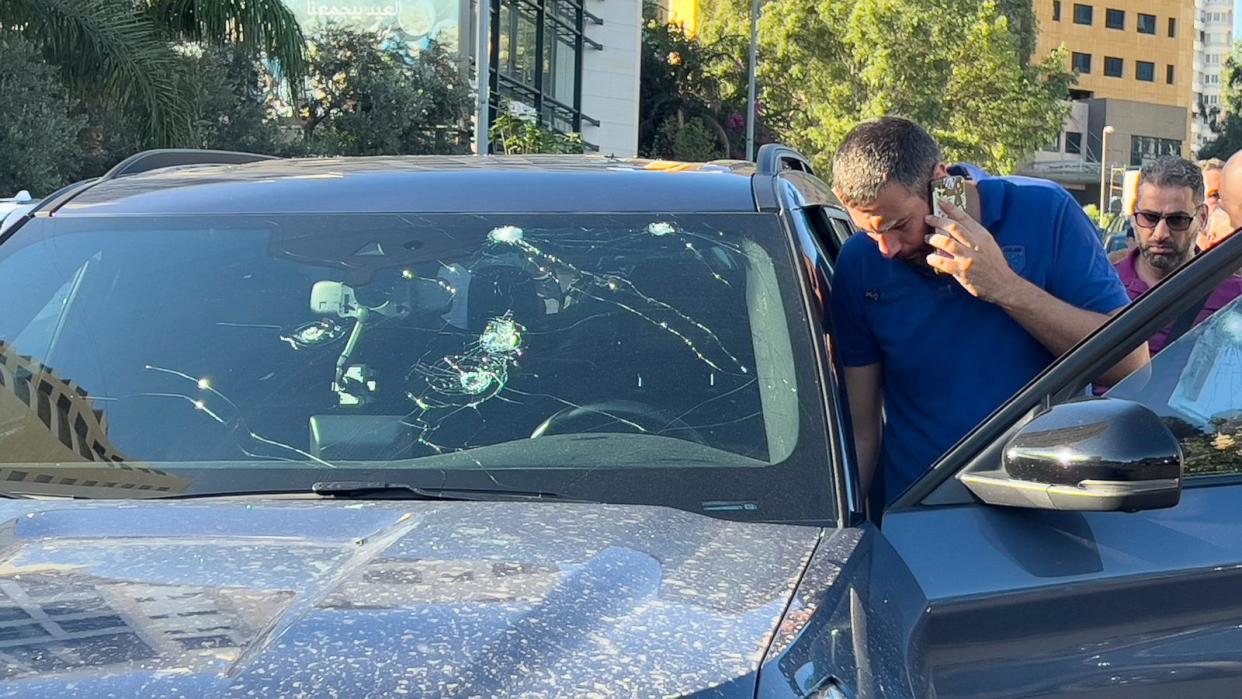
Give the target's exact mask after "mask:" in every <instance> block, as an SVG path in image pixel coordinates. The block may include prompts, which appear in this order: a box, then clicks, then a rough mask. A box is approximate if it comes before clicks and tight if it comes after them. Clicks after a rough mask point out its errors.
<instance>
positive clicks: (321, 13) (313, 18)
mask: <svg viewBox="0 0 1242 699" xmlns="http://www.w3.org/2000/svg"><path fill="white" fill-rule="evenodd" d="M286 3H287V4H288V6H289V9H291V10H292V11H293V14H294V15H295V16H296V17H297V18H298V22H299V23H301V25H302V31H304V32H306V33H307V34H308V35H309V34H313V33H314V32H315V31H316V30H318V29H319V28H320V27H323V26H325V25H327V24H332V25H335V26H338V27H345V28H348V29H353V30H356V31H367V32H374V33H375V34H376V35H377V36H378V37H379V38H380V40H381V41H382V42H383V44H384V45H385V47H388V48H396V49H400V50H404V51H407V52H409V53H410V54H417V53H418V52H419V51H420V50H422V49H423V48H424V47H426V46H427V44H428V43H429V42H431V41H433V40H434V41H438V42H439V43H440V44H441V45H442V46H444V47H445V48H447V49H448V50H449V51H451V52H454V53H457V52H459V50H460V47H461V45H462V36H461V33H462V28H461V21H460V20H461V17H462V7H461V6H462V4H463V2H462V0H286Z"/></svg>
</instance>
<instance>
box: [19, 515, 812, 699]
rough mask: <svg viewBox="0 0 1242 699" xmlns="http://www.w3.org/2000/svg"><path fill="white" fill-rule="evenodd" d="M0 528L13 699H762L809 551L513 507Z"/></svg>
mask: <svg viewBox="0 0 1242 699" xmlns="http://www.w3.org/2000/svg"><path fill="white" fill-rule="evenodd" d="M0 523H2V524H0V547H2V551H3V553H2V555H0V694H3V695H15V696H23V697H32V696H33V697H40V696H48V697H51V696H56V697H63V696H65V695H70V696H90V697H102V696H143V697H162V696H204V695H210V696H272V695H276V696H299V695H314V696H351V697H352V696H385V697H387V696H419V695H425V696H496V695H522V694H527V695H539V696H548V695H560V696H588V695H617V696H635V695H640V694H641V695H644V696H654V695H660V696H668V695H681V694H686V693H691V692H695V691H699V690H703V689H708V688H712V687H717V688H721V689H725V688H732V689H734V690H736V691H738V692H739V693H740V694H743V695H747V696H753V687H754V676H755V672H756V670H757V668H758V664H759V662H760V661H761V660H762V658H763V655H764V651H765V649H766V648H767V646H768V644H769V643H770V641H771V638H772V634H773V632H774V629H775V628H776V626H777V624H778V623H779V621H780V619H781V616H782V613H783V611H784V609H785V607H786V605H787V604H788V601H789V598H790V596H791V593H792V591H793V589H794V587H795V585H796V583H797V581H798V579H799V576H800V574H801V572H802V570H803V569H804V567H805V565H806V562H807V560H808V559H809V557H810V555H811V553H812V550H813V549H814V546H815V543H816V541H817V539H818V537H819V535H820V530H819V529H816V528H811V527H797V526H786V525H769V524H744V523H734V522H727V521H722V520H717V519H712V518H708V517H704V516H700V515H696V514H692V513H687V512H681V511H676V510H670V509H666V508H660V507H646V506H609V505H576V504H546V503H500V502H488V503H468V502H452V503H418V502H348V501H345V502H342V501H327V502H324V501H313V502H308V501H302V500H292V501H276V500H246V499H230V500H208V501H166V502H124V501H110V502H109V501H92V502H85V501H77V502H47V501H42V502H35V501H29V500H27V501H5V502H0ZM729 693H732V692H729Z"/></svg>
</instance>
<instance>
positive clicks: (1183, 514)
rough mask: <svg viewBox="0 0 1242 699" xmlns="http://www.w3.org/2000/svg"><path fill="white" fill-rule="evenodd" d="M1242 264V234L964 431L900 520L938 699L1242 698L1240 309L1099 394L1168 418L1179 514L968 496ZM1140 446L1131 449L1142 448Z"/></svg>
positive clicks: (895, 528) (899, 535)
mask: <svg viewBox="0 0 1242 699" xmlns="http://www.w3.org/2000/svg"><path fill="white" fill-rule="evenodd" d="M1239 267H1242V237H1239V236H1234V237H1233V238H1230V239H1228V240H1226V241H1225V243H1223V244H1222V245H1221V246H1219V247H1218V248H1215V249H1213V250H1212V251H1211V252H1209V253H1207V254H1205V255H1203V256H1201V257H1200V258H1197V259H1196V260H1194V261H1192V262H1191V263H1190V264H1188V265H1186V266H1185V267H1184V268H1182V269H1181V270H1180V271H1179V272H1177V273H1176V274H1174V275H1171V276H1170V278H1169V279H1167V280H1165V282H1163V283H1162V284H1160V285H1158V286H1157V287H1155V288H1154V289H1153V290H1152V291H1151V292H1149V293H1148V294H1147V295H1146V296H1144V297H1143V298H1141V299H1139V300H1138V301H1137V302H1136V303H1134V304H1133V305H1132V306H1130V307H1129V308H1128V309H1127V310H1126V311H1125V312H1123V313H1121V314H1119V315H1118V316H1117V317H1115V318H1113V319H1112V320H1111V321H1110V322H1109V323H1107V324H1106V325H1105V326H1104V327H1103V328H1102V329H1101V330H1099V331H1097V332H1096V333H1095V334H1094V335H1092V336H1091V337H1089V338H1087V339H1086V340H1085V341H1084V342H1083V343H1081V344H1080V345H1079V346H1078V347H1076V348H1075V349H1074V350H1072V351H1071V352H1070V353H1068V354H1067V355H1066V356H1064V357H1062V358H1061V359H1059V360H1058V361H1057V362H1056V363H1054V365H1053V366H1052V367H1050V368H1049V370H1048V371H1046V372H1045V373H1044V374H1042V375H1041V376H1040V377H1038V378H1036V379H1035V380H1034V381H1033V382H1032V383H1031V384H1030V385H1028V386H1027V387H1026V388H1025V389H1023V390H1022V391H1021V392H1020V393H1019V394H1018V395H1017V396H1016V397H1015V398H1014V399H1013V400H1012V401H1011V402H1010V403H1008V404H1007V405H1006V406H1003V407H1002V408H1001V409H999V410H998V411H997V412H996V413H994V414H993V415H992V416H991V417H990V418H989V419H988V421H986V422H985V423H984V424H983V425H981V426H980V427H979V428H977V429H976V430H975V431H974V432H972V433H971V434H970V435H968V436H967V437H966V438H964V439H963V440H962V442H960V443H959V444H958V445H957V446H956V447H954V449H952V450H951V451H950V452H949V453H948V454H947V455H946V456H945V457H944V458H943V459H942V460H941V461H940V462H939V463H938V464H937V465H936V466H935V467H934V468H933V469H932V471H931V472H930V473H929V474H928V475H927V476H926V477H925V478H924V479H923V480H921V481H920V482H918V483H916V484H914V485H913V486H912V487H911V488H910V490H908V491H907V492H906V493H905V494H904V495H903V496H902V497H901V498H899V499H898V500H897V501H896V502H895V503H894V504H893V506H892V507H891V508H890V509H889V511H888V512H887V513H886V514H885V516H884V519H883V522H882V525H881V528H882V531H883V533H884V535H885V537H886V538H887V539H888V540H889V541H890V542H891V544H892V546H893V547H894V548H895V549H896V550H897V552H898V553H899V554H900V556H901V558H902V559H903V560H904V561H905V563H906V565H907V566H908V567H909V569H910V570H911V571H912V572H913V574H914V577H915V579H916V580H917V581H918V584H919V586H920V588H921V589H922V590H923V592H924V593H925V594H926V596H927V600H928V608H929V610H930V615H931V618H930V625H929V638H928V652H929V657H930V664H931V674H932V680H933V683H934V686H935V689H936V692H937V694H938V696H939V697H941V698H942V699H943V698H952V697H1079V696H1084V697H1085V696H1090V697H1118V698H1120V697H1127V698H1134V697H1157V696H1159V697H1168V696H1177V697H1179V699H1188V698H1191V697H1225V696H1238V695H1239V694H1242V434H1240V432H1242V430H1240V429H1239V427H1240V426H1242V422H1240V421H1239V416H1242V300H1239V301H1237V302H1235V303H1233V304H1232V305H1231V306H1228V307H1226V308H1224V309H1222V310H1221V311H1220V312H1218V313H1217V314H1216V315H1215V316H1214V317H1213V318H1212V319H1210V320H1209V321H1207V322H1205V323H1203V324H1202V325H1200V326H1199V327H1197V328H1196V329H1194V330H1193V331H1191V332H1189V333H1187V334H1186V335H1185V336H1183V337H1182V338H1181V339H1180V340H1179V341H1178V342H1176V343H1174V344H1173V345H1171V346H1169V347H1168V348H1166V349H1165V350H1164V351H1163V352H1161V354H1159V355H1157V356H1156V357H1155V359H1154V361H1153V362H1152V364H1151V365H1150V366H1149V367H1148V368H1147V369H1145V370H1144V371H1141V372H1139V373H1138V374H1136V375H1134V376H1131V377H1130V378H1128V379H1126V380H1125V381H1123V382H1122V383H1120V384H1118V385H1117V386H1115V387H1113V388H1112V389H1111V390H1110V391H1108V393H1107V394H1106V396H1107V397H1105V398H1097V399H1091V400H1094V401H1113V403H1111V404H1109V405H1112V406H1118V405H1123V403H1118V402H1117V401H1129V403H1128V405H1133V404H1134V403H1138V404H1140V405H1142V406H1144V408H1146V409H1148V410H1150V411H1152V412H1154V413H1156V414H1157V415H1158V416H1159V418H1160V420H1161V422H1163V426H1161V425H1159V423H1157V424H1156V428H1155V429H1154V431H1155V432H1159V431H1160V430H1161V429H1164V428H1165V427H1167V428H1169V432H1170V434H1171V435H1172V437H1171V438H1175V439H1176V440H1177V442H1176V446H1178V447H1180V449H1181V452H1182V454H1183V455H1184V456H1185V458H1186V461H1185V464H1186V467H1185V473H1184V476H1183V478H1182V481H1181V487H1182V491H1181V494H1180V501H1179V502H1177V504H1176V505H1175V506H1172V507H1167V508H1165V509H1154V510H1146V511H1139V512H1122V511H1117V512H1113V511H1057V510H1049V509H1031V508H1025V507H1005V506H996V505H988V504H984V503H983V502H982V500H981V498H980V496H979V495H978V494H977V492H978V491H977V489H976V490H974V491H972V490H971V489H970V487H968V486H969V484H970V482H971V478H970V474H972V473H974V474H978V473H983V472H985V470H986V469H996V468H1003V467H1004V466H1003V464H1006V463H1007V462H1006V461H1005V459H1007V458H1010V457H1009V456H1006V454H1010V455H1012V453H1013V452H1006V445H1007V444H1010V442H1009V440H1010V439H1011V438H1012V437H1014V436H1015V435H1017V434H1020V433H1021V431H1022V430H1023V429H1024V428H1025V426H1027V425H1029V424H1031V421H1032V419H1034V418H1036V417H1037V416H1040V415H1047V414H1051V413H1052V412H1053V411H1057V410H1062V411H1064V410H1065V409H1066V408H1065V406H1069V409H1071V410H1076V409H1078V407H1080V403H1078V401H1081V400H1083V399H1082V398H1081V396H1082V394H1083V390H1082V389H1083V387H1084V386H1085V384H1086V383H1087V382H1088V381H1089V380H1090V377H1091V376H1094V375H1098V373H1099V372H1100V370H1102V369H1104V368H1106V367H1108V366H1111V365H1112V364H1113V363H1114V362H1116V361H1117V360H1118V359H1120V358H1121V357H1123V356H1124V355H1125V354H1127V353H1128V352H1129V351H1131V350H1132V349H1133V348H1135V347H1137V346H1138V344H1139V343H1141V342H1144V341H1145V340H1146V339H1147V338H1148V337H1150V336H1151V335H1152V334H1153V333H1155V332H1156V331H1157V330H1159V329H1160V328H1164V327H1166V326H1168V325H1169V324H1170V323H1171V322H1172V321H1173V319H1174V318H1176V317H1177V316H1178V315H1179V314H1180V313H1181V312H1182V311H1183V310H1184V309H1186V308H1187V307H1189V306H1190V304H1191V303H1193V302H1194V301H1196V300H1197V299H1198V298H1199V297H1201V295H1202V293H1203V292H1204V290H1206V289H1210V288H1214V287H1215V286H1216V284H1217V283H1218V282H1219V281H1220V280H1222V279H1224V278H1226V277H1227V276H1228V275H1229V274H1232V273H1233V272H1234V271H1236V270H1238V268H1239ZM1083 426H1084V427H1090V425H1083ZM1100 427H1101V429H1112V428H1113V427H1115V425H1109V424H1105V425H1102V426H1100ZM1131 436H1132V437H1133V440H1132V441H1131V442H1130V444H1131V445H1133V444H1137V443H1139V442H1141V441H1143V439H1144V435H1141V434H1134V435H1131ZM1050 448H1056V445H1051V447H1050ZM1063 463H1067V462H1063ZM1084 483H1085V481H1084ZM1079 485H1080V486H1082V485H1083V484H1082V483H1080V484H1079Z"/></svg>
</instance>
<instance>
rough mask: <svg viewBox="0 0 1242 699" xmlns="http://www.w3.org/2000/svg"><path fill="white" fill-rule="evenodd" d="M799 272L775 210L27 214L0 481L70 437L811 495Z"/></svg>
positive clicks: (769, 506)
mask: <svg viewBox="0 0 1242 699" xmlns="http://www.w3.org/2000/svg"><path fill="white" fill-rule="evenodd" d="M798 283H799V282H798V277H797V271H796V267H795V266H794V264H793V258H792V248H791V246H790V241H789V240H788V239H787V238H786V237H785V235H784V233H783V232H782V228H781V224H780V221H779V219H778V218H777V217H776V216H775V215H769V214H729V215H725V214H719V215H662V214H650V215H645V214H634V215H585V214H583V215H513V216H490V215H489V216H474V215H469V216H465V215H448V214H444V215H414V214H411V215H402V216H398V215H355V216H319V217H308V216H292V215H282V216H263V217H247V216H227V217H225V216H221V217H201V218H190V217H170V218H143V219H123V218H99V219H90V218H83V219H72V218H66V219H60V220H56V219H44V220H37V221H32V222H30V223H28V224H27V225H25V226H23V227H22V228H21V229H19V230H18V231H17V232H16V233H15V234H14V235H13V236H12V237H11V238H10V239H9V240H8V241H6V242H5V243H4V244H3V245H0V297H2V298H4V299H5V304H6V312H5V313H4V314H0V381H3V382H4V383H5V384H6V385H8V386H10V387H11V388H13V389H20V390H22V391H25V393H26V394H27V395H28V399H27V400H25V401H23V400H20V399H19V398H17V397H13V396H14V395H15V394H12V393H5V392H4V391H0V400H7V401H8V402H7V404H0V412H3V411H7V412H5V416H7V417H12V416H14V415H16V416H22V417H20V420H19V422H20V424H21V426H22V429H20V430H9V431H6V432H3V433H0V465H3V464H13V465H20V468H19V467H18V466H13V470H16V471H17V472H19V473H20V474H21V475H20V476H13V474H12V472H11V471H5V470H3V469H0V483H7V482H9V481H7V480H6V479H8V478H12V480H13V481H14V482H26V481H28V480H29V479H31V478H36V477H45V476H46V477H51V478H59V474H55V473H53V474H49V473H48V468H49V467H51V466H52V465H55V464H62V463H65V462H68V461H72V460H73V459H78V460H81V458H86V459H88V460H92V461H94V460H108V461H111V462H114V463H120V464H125V465H127V466H134V467H142V468H153V469H159V470H161V471H166V472H169V473H172V474H174V475H176V474H179V473H182V472H183V471H185V470H186V469H191V468H205V467H206V466H205V465H219V464H227V465H230V467H233V468H236V469H245V470H249V471H251V472H252V473H251V476H253V475H254V474H260V475H261V476H262V479H263V480H264V482H265V483H266V484H267V486H268V487H275V486H277V485H279V484H280V483H281V482H282V478H284V477H285V476H286V475H288V472H289V470H290V469H304V470H308V471H327V470H335V471H343V470H347V469H374V468H384V469H390V470H396V471H398V472H399V473H398V474H397V475H401V473H404V474H405V475H406V476H409V477H410V478H415V479H416V480H418V479H421V480H419V485H428V480H431V481H434V482H433V483H431V485H441V484H443V483H444V482H445V480H446V478H447V479H449V480H450V481H451V477H452V475H453V473H455V472H458V471H481V470H482V471H485V474H484V475H481V476H480V477H486V478H487V479H489V481H490V480H492V479H495V480H498V481H500V482H503V483H505V484H506V485H507V486H508V487H512V488H523V489H528V490H533V489H536V488H535V485H536V483H535V481H534V480H530V479H528V478H527V475H528V474H530V473H533V472H538V473H537V474H536V475H537V479H538V483H537V485H538V488H537V489H541V490H542V489H546V490H551V491H554V492H558V493H561V494H565V495H571V496H574V497H580V498H583V499H591V500H604V501H627V500H633V499H638V500H640V501H652V502H653V504H672V505H675V506H687V507H692V508H693V509H700V508H702V509H708V506H707V505H705V504H704V503H712V504H713V505H712V506H718V507H720V508H726V509H727V508H741V509H743V510H745V511H747V512H750V513H752V514H753V516H755V517H764V518H778V519H779V518H781V517H785V516H788V517H791V518H798V519H818V518H819V516H820V515H822V514H823V511H822V510H819V511H815V509H814V508H815V507H817V505H813V503H814V502H819V501H822V497H820V496H822V495H823V492H824V491H823V490H822V487H821V486H816V487H815V488H812V490H816V489H818V490H820V492H819V493H818V494H816V495H815V496H814V497H811V496H810V495H808V494H805V493H800V492H798V491H801V490H805V489H806V488H805V486H803V485H796V484H797V483H799V482H800V481H802V482H807V481H820V482H822V481H825V480H827V479H826V478H824V473H825V463H826V459H825V455H826V454H827V453H828V449H827V444H826V436H825V430H824V424H825V421H824V416H823V414H822V410H821V408H820V407H819V405H820V401H819V400H818V399H817V396H818V395H819V393H820V389H819V387H818V385H817V380H816V377H815V374H814V372H813V371H812V370H811V369H810V368H811V367H813V366H814V361H813V360H812V359H811V357H813V355H812V354H811V353H812V352H813V351H814V349H813V346H812V345H811V342H810V337H809V333H807V332H806V331H805V329H806V327H807V323H808V319H807V317H806V312H805V308H804V307H803V306H802V300H801V299H802V294H801V292H800V290H799V288H798ZM18 365H21V367H22V369H21V373H20V374H19V373H15V370H14V367H16V366H18ZM44 379H47V381H46V382H47V383H48V385H49V386H52V388H48V389H47V396H46V398H40V397H39V392H40V390H41V389H40V385H41V383H42V382H43V380H44ZM62 384H63V385H64V386H66V387H68V388H55V386H53V385H62ZM5 396H8V397H9V398H5ZM62 399H63V400H62ZM79 418H82V421H81V424H82V426H81V427H79ZM6 424H10V423H6ZM12 424H17V423H12ZM35 467H38V468H35ZM640 472H641V473H642V475H639V473H640ZM764 472H768V473H766V475H765V474H764ZM35 473H40V474H42V475H41V476H35V475H32V474H35ZM500 473H505V475H497V474H500ZM799 473H800V474H801V476H798V475H796V474H799ZM282 474H284V475H282ZM752 474H753V475H752ZM333 475H334V479H339V478H340V476H339V474H337V473H334V474H333ZM390 475H391V474H390ZM531 478H535V476H531ZM317 479H318V480H323V479H324V478H323V475H322V474H320V475H319V476H318V477H317ZM91 480H98V479H91ZM208 480H209V479H208ZM368 480H375V478H374V477H370V478H368ZM397 480H401V479H397ZM775 484H787V485H783V486H782V487H777V486H776V485H775ZM3 487H4V486H0V490H3ZM194 487H196V488H200V489H204V490H211V489H212V488H222V487H224V485H223V484H220V483H216V484H214V485H212V484H209V483H208V481H207V480H203V479H202V478H200V479H199V480H197V481H196V482H195V484H194ZM824 487H826V486H824ZM640 489H641V490H643V491H644V492H658V491H661V490H662V491H663V492H664V493H666V494H665V495H660V496H659V497H655V496H650V495H641V496H640V495H636V494H635V493H637V492H638V491H639V490H640ZM700 493H702V494H707V493H711V494H712V496H711V497H708V496H706V495H704V496H703V497H698V496H699V495H700ZM746 508H750V509H748V510H746Z"/></svg>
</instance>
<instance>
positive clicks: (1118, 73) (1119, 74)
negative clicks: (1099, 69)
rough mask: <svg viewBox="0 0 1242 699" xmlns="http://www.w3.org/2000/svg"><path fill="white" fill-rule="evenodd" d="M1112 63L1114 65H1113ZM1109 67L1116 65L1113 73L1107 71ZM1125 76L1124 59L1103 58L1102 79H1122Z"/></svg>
mask: <svg viewBox="0 0 1242 699" xmlns="http://www.w3.org/2000/svg"><path fill="white" fill-rule="evenodd" d="M1114 61H1115V62H1116V63H1113V62H1114ZM1111 65H1116V67H1117V69H1116V70H1115V71H1111V70H1110V69H1109V66H1111ZM1125 76H1126V61H1125V59H1124V58H1118V57H1117V56H1105V57H1104V77H1106V78H1124V77H1125Z"/></svg>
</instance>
